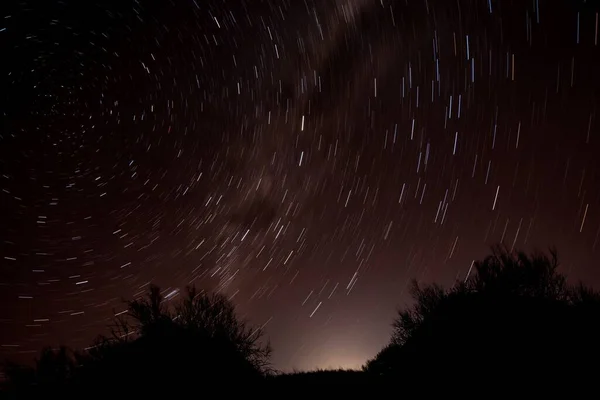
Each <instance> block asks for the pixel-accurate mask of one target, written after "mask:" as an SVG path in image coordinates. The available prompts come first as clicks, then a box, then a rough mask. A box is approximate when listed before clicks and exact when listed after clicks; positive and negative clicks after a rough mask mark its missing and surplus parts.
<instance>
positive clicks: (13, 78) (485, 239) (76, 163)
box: [0, 0, 600, 369]
mask: <svg viewBox="0 0 600 400" xmlns="http://www.w3.org/2000/svg"><path fill="white" fill-rule="evenodd" d="M3 12H5V14H4V15H1V16H0V17H1V18H2V19H1V20H0V40H1V41H2V43H3V45H2V53H3V61H2V64H3V65H2V69H3V80H4V87H5V88H6V90H4V91H3V129H2V132H1V133H0V207H1V221H2V222H1V224H0V235H1V237H0V240H1V243H0V326H1V328H0V331H1V332H2V333H1V334H0V346H1V347H0V350H1V354H2V356H7V357H23V358H27V357H29V358H31V357H33V354H35V352H37V351H39V349H40V348H41V347H42V346H44V345H57V344H60V343H64V344H68V345H70V346H73V347H77V348H84V347H86V346H87V345H89V344H90V343H91V340H92V339H93V337H94V336H95V335H96V334H98V333H102V332H104V329H105V327H106V326H107V324H108V323H109V322H110V320H111V318H112V317H113V316H114V315H115V314H118V313H121V312H122V311H123V310H124V304H123V301H122V300H123V299H130V298H133V297H137V296H140V295H142V294H143V293H145V291H146V290H147V288H148V285H149V284H150V283H155V284H158V285H160V286H161V288H162V289H163V290H164V295H165V297H166V298H167V299H169V300H171V299H177V296H178V295H179V293H180V291H181V290H182V289H183V288H185V286H186V285H196V286H197V287H200V288H202V289H205V290H210V291H219V292H222V293H225V294H226V295H227V296H229V297H230V298H231V299H232V300H233V301H234V302H235V303H236V304H237V306H238V307H239V310H240V313H241V314H242V315H243V316H244V317H246V318H248V319H250V321H251V322H252V323H254V324H255V325H259V326H264V327H265V329H266V331H267V333H268V336H269V338H270V339H271V342H272V344H273V346H274V358H273V362H274V364H275V367H278V368H283V369H290V368H293V367H297V368H316V367H329V366H332V367H338V366H343V367H352V366H357V365H359V364H361V363H363V362H364V361H365V360H366V359H367V358H368V357H372V356H374V355H375V354H376V352H377V351H378V349H379V348H380V347H382V346H383V345H384V344H385V343H386V341H387V340H388V338H389V332H390V323H391V320H392V318H393V316H394V313H395V309H396V307H397V306H398V305H401V304H403V303H404V302H406V301H407V300H408V296H407V293H406V288H407V284H408V283H409V282H410V279H412V278H416V279H419V280H422V281H437V282H440V283H443V284H451V283H452V282H454V281H455V280H457V279H458V280H460V279H464V277H465V276H466V274H467V273H468V270H469V267H470V265H471V263H472V261H473V260H474V259H477V258H480V257H482V256H484V255H485V254H486V252H487V251H488V248H489V247H488V246H489V245H490V244H494V243H498V242H503V243H504V244H505V245H506V246H507V247H508V248H509V249H513V248H519V249H525V250H530V249H534V248H539V249H544V248H547V247H548V246H550V245H556V246H557V247H558V249H559V253H560V254H561V255H562V261H563V267H564V270H565V272H568V273H569V276H570V277H571V278H572V279H583V280H585V281H587V282H588V283H592V284H594V283H596V282H597V281H598V276H599V273H598V271H597V270H596V269H594V262H593V261H594V259H595V256H596V252H597V251H598V242H599V236H600V213H599V207H600V204H599V196H600V190H599V182H598V180H599V176H598V173H599V168H598V167H599V165H598V161H597V159H598V150H599V145H600V138H599V137H598V135H599V131H598V121H597V105H596V103H597V96H598V93H599V92H598V87H599V84H600V82H599V79H600V78H599V75H598V73H597V71H598V68H599V67H600V63H599V62H598V61H599V60H598V54H599V51H600V50H599V47H598V39H599V38H598V12H599V8H598V5H597V4H596V3H595V2H585V1H542V0H533V1H527V2H521V1H508V0H507V1H498V0H477V1H475V0H473V1H470V0H458V1H453V2H450V1H443V0H416V1H405V0H397V1H396V0H362V1H359V0H356V1H354V0H336V1H333V0H328V1H315V0H305V1H239V2H224V1H216V0H214V1H199V0H196V1H194V0H191V1H188V0H185V1H177V2H174V1H173V2H167V1H165V2H149V1H148V2H144V1H129V0H127V1H119V2H117V1H106V0H99V1H96V2H93V3H89V2H76V1H62V2H53V1H51V2H29V1H21V2H19V3H15V4H13V5H10V6H9V7H8V10H6V11H3Z"/></svg>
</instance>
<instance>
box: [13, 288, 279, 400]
mask: <svg viewBox="0 0 600 400" xmlns="http://www.w3.org/2000/svg"><path fill="white" fill-rule="evenodd" d="M262 336H263V332H262V330H260V329H252V328H250V327H248V326H247V324H246V323H245V322H244V321H241V320H239V319H238V318H237V316H236V313H235V308H234V306H233V305H232V304H231V302H230V301H228V300H227V298H225V297H224V296H223V295H218V294H206V293H198V292H196V290H195V289H193V288H189V289H188V291H187V293H186V295H185V296H184V297H183V298H182V299H181V300H180V301H179V302H178V303H176V304H174V306H173V307H168V304H167V303H166V302H165V301H164V300H163V298H162V296H161V294H160V290H159V289H158V288H157V287H154V286H153V287H151V288H150V291H149V293H148V295H147V296H146V297H145V298H142V299H137V300H134V301H131V302H129V303H128V313H127V316H126V317H124V318H119V319H117V320H116V321H115V326H114V327H113V329H112V336H111V337H106V336H100V337H99V338H98V339H97V340H96V342H95V344H94V346H92V347H91V348H89V349H88V351H87V352H85V353H81V354H77V353H72V352H69V351H68V350H67V349H66V348H60V349H59V350H58V351H52V350H45V351H44V352H42V354H41V357H40V359H39V360H38V361H37V363H36V365H35V368H18V367H17V366H13V367H11V368H10V369H9V370H8V376H9V379H10V382H11V385H10V386H11V387H12V390H13V392H17V393H18V394H19V398H22V397H25V396H26V395H27V396H32V397H33V396H38V395H41V394H42V393H43V394H44V395H48V394H49V393H55V394H57V395H58V394H60V395H61V396H62V397H64V396H81V395H82V393H87V395H86V396H88V397H89V396H92V397H93V396H114V394H115V393H120V394H122V395H124V394H125V393H128V394H129V393H132V394H136V395H156V391H157V390H163V389H167V390H173V389H174V388H181V387H195V386H196V385H202V386H203V388H204V389H203V390H207V389H209V388H211V387H216V385H221V384H222V383H223V379H224V378H227V379H235V381H236V382H242V381H243V382H251V381H260V380H262V378H263V377H264V376H265V375H266V374H268V373H270V371H271V369H270V364H269V357H270V352H271V349H270V347H269V345H268V344H263V343H262V339H263V337H262ZM92 388H93V390H92ZM90 390H92V391H91V392H90Z"/></svg>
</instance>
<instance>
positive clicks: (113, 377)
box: [4, 247, 600, 398]
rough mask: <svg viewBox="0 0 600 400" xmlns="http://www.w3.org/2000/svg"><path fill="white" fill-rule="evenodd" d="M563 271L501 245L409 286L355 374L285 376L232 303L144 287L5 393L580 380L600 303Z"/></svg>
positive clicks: (13, 368) (14, 378) (13, 379)
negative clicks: (455, 275) (171, 299)
mask: <svg viewBox="0 0 600 400" xmlns="http://www.w3.org/2000/svg"><path fill="white" fill-rule="evenodd" d="M558 267H559V264H558V260H557V257H556V252H555V251H550V252H549V254H542V253H534V254H530V255H529V254H525V253H522V252H509V251H507V250H506V249H504V248H501V247H496V248H494V249H493V251H492V254H491V255H489V256H488V257H486V258H485V259H483V260H481V261H479V262H476V263H474V265H473V268H472V270H471V271H470V274H469V276H468V278H467V279H465V280H464V281H462V282H457V283H456V284H455V285H454V286H452V287H451V288H448V289H445V288H443V287H441V286H438V285H426V286H420V285H419V284H418V283H417V282H413V286H412V297H413V300H414V302H413V304H412V305H411V306H410V307H408V308H404V309H400V310H399V312H398V316H397V318H396V319H395V321H393V331H392V337H391V340H390V343H389V344H388V345H387V346H386V347H385V348H384V349H383V350H381V352H380V353H379V354H377V355H376V356H375V357H374V358H373V359H372V360H370V361H368V362H367V363H366V364H365V366H364V367H363V369H362V370H361V371H313V372H303V373H294V374H280V373H278V372H277V371H275V370H273V369H272V367H271V364H270V361H269V360H270V354H271V348H270V346H269V345H268V343H266V342H265V340H264V334H263V332H262V330H261V329H257V328H254V327H251V326H249V325H248V324H247V323H246V322H245V321H242V320H240V319H239V318H238V317H237V316H236V313H235V309H234V306H233V305H232V303H231V302H230V301H228V300H227V298H225V297H224V296H222V295H217V294H207V293H204V292H200V293H199V292H197V291H196V290H195V289H194V288H190V289H188V291H187V293H186V295H185V296H183V297H182V299H181V300H180V301H179V302H178V303H176V304H171V303H169V304H170V307H169V306H168V304H167V303H166V302H165V301H163V298H162V296H161V293H160V290H159V288H157V287H151V288H150V290H149V293H148V294H147V296H146V297H145V298H143V299H137V300H133V301H131V302H129V303H128V313H127V314H126V315H123V316H121V317H119V318H117V319H116V320H115V324H114V326H113V327H112V330H111V334H110V335H109V336H100V337H99V338H98V339H97V340H96V342H95V343H94V344H93V346H91V347H90V348H89V349H88V350H87V351H85V352H77V351H72V350H70V349H67V348H65V347H61V348H59V349H46V350H43V351H42V352H41V354H40V356H39V357H38V359H37V361H36V363H35V365H34V366H33V367H30V366H23V365H17V364H11V363H6V364H5V366H4V367H5V368H4V370H5V374H6V376H7V378H8V379H7V382H6V384H5V387H4V393H5V394H6V395H8V396H12V397H13V398H34V397H36V398H37V397H39V396H60V397H62V398H65V397H76V396H77V397H81V396H84V397H107V396H110V397H115V395H117V397H121V396H120V395H119V394H121V395H124V394H125V393H135V394H136V395H137V396H143V395H149V396H152V397H155V396H157V393H159V392H160V391H163V390H167V391H172V390H173V389H174V388H178V389H179V390H181V389H182V388H188V389H189V390H190V393H192V392H194V391H198V390H200V391H205V390H207V388H212V389H210V390H216V389H218V388H219V387H221V388H223V385H224V384H225V386H226V387H227V389H230V390H231V389H235V388H236V385H244V387H247V388H250V387H278V386H281V385H285V386H289V385H296V386H297V385H301V384H302V383H318V384H329V385H337V384H343V385H348V384H369V383H392V382H393V383H396V382H398V383H404V384H407V385H414V384H415V382H426V381H427V382H435V383H438V384H441V382H453V384H461V385H463V384H467V383H468V382H477V383H478V384H485V385H488V384H489V385H491V386H490V387H492V385H498V384H500V385H503V386H507V385H528V386H530V385H542V384H544V385H547V384H548V383H549V382H552V383H554V384H556V383H557V382H564V381H565V380H566V379H571V378H575V379H580V380H581V379H587V378H586V377H592V376H595V372H596V370H597V369H598V367H597V365H598V363H599V360H600V358H599V355H600V344H599V343H600V342H599V339H600V294H599V293H598V292H597V291H595V290H593V289H591V288H589V287H586V286H584V285H581V284H578V285H570V284H568V283H567V279H566V277H565V276H564V275H563V274H561V273H559V271H558ZM226 382H229V385H230V386H227V384H226ZM231 385H233V386H231ZM433 387H435V385H433ZM428 388H429V389H431V388H432V386H427V385H425V386H423V387H421V391H423V390H426V389H428ZM130 391H131V392H130Z"/></svg>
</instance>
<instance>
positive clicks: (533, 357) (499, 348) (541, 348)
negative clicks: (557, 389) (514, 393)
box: [365, 247, 600, 383]
mask: <svg viewBox="0 0 600 400" xmlns="http://www.w3.org/2000/svg"><path fill="white" fill-rule="evenodd" d="M558 266H559V265H558V261H557V257H556V252H555V251H551V252H550V256H547V255H544V254H537V253H536V254H533V255H527V254H525V253H522V252H508V251H506V249H504V248H501V247H495V248H494V250H493V253H492V255H490V256H488V257H486V258H485V259H484V260H483V261H480V262H477V263H475V264H474V266H473V271H472V273H471V275H470V276H469V277H468V278H467V279H465V281H464V282H459V283H457V284H456V285H455V286H453V287H452V288H450V289H444V288H442V287H440V286H437V285H428V286H420V285H419V284H418V283H416V282H414V283H413V286H412V297H413V299H414V305H413V306H412V307H410V308H407V309H403V310H400V311H399V313H398V317H397V318H396V320H395V321H394V323H393V333H392V338H391V341H390V344H389V345H388V346H387V347H385V348H384V349H383V350H382V351H381V352H380V353H379V354H378V355H377V356H376V357H375V358H374V359H373V360H370V361H369V362H368V363H367V365H366V366H365V370H366V371H367V372H370V373H375V374H378V375H382V376H388V377H395V376H396V377H403V378H405V379H411V378H412V377H416V376H419V375H420V376H429V377H434V376H446V377H455V378H457V379H458V378H459V377H461V376H462V377H463V379H468V378H473V377H478V378H479V379H480V380H482V379H489V380H494V379H497V378H498V374H499V373H500V374H508V375H511V376H512V377H513V378H515V379H523V377H525V376H527V377H528V378H527V379H529V380H530V383H531V380H532V379H533V378H532V377H531V373H532V372H535V374H541V375H540V376H543V377H544V378H545V379H549V377H551V376H555V375H558V374H562V375H563V376H564V374H565V373H567V372H568V373H573V372H574V371H576V370H578V371H581V370H589V368H590V367H591V366H595V365H596V362H597V361H596V360H597V359H598V356H599V355H600V346H599V344H598V343H599V342H598V338H599V337H600V336H598V335H599V334H600V295H599V294H598V293H597V292H595V291H594V290H592V289H589V288H586V287H584V286H582V285H579V286H575V287H569V286H568V285H567V284H566V279H565V277H564V275H562V274H560V273H559V272H558ZM594 368H595V367H594Z"/></svg>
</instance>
